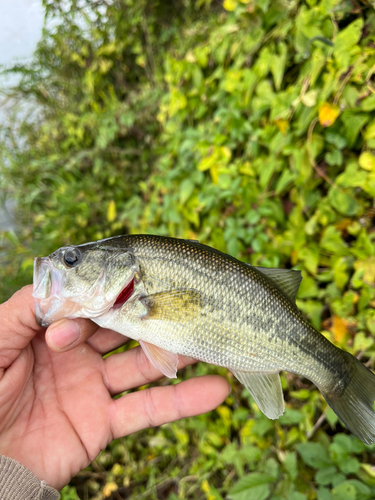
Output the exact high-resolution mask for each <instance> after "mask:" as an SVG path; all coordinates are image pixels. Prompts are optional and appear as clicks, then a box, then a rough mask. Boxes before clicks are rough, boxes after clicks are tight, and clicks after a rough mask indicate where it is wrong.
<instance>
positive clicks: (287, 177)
mask: <svg viewBox="0 0 375 500" xmlns="http://www.w3.org/2000/svg"><path fill="white" fill-rule="evenodd" d="M296 177H297V174H296V173H295V172H292V171H290V170H287V169H285V170H284V171H283V173H282V174H281V177H280V179H279V180H278V182H277V185H276V193H277V194H280V193H281V192H282V191H283V190H284V189H285V188H286V187H287V186H288V184H290V183H291V182H293V181H294V179H296Z"/></svg>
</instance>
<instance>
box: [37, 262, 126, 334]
mask: <svg viewBox="0 0 375 500" xmlns="http://www.w3.org/2000/svg"><path fill="white" fill-rule="evenodd" d="M134 274H135V273H133V274H131V275H130V277H129V278H128V279H126V280H125V281H124V283H123V284H122V286H121V288H120V289H119V290H118V293H117V294H116V295H115V296H114V297H113V298H112V299H111V300H107V301H106V300H104V299H103V297H104V293H103V290H104V287H105V278H106V277H105V270H104V269H103V272H102V273H101V275H100V276H99V278H98V279H97V281H96V282H95V283H94V284H93V286H92V287H91V289H90V290H89V294H88V295H86V296H79V297H74V300H73V299H72V298H71V297H69V294H66V293H65V294H64V286H65V283H66V272H64V270H63V269H61V268H57V267H56V266H55V265H54V264H53V262H52V261H51V259H50V258H49V257H38V258H36V259H34V278H33V294H32V296H33V297H34V302H35V316H36V320H37V322H38V323H39V324H40V325H41V326H44V327H48V326H49V325H50V324H52V323H54V322H55V321H58V320H59V319H62V318H70V319H74V318H91V319H94V318H96V317H99V316H101V315H103V314H105V313H107V312H108V311H110V310H111V309H112V308H113V307H114V306H115V304H116V302H117V301H118V298H119V296H120V295H121V294H122V293H123V291H124V290H126V289H127V288H129V285H131V283H132V282H133V280H134ZM95 298H100V301H98V302H96V303H95ZM93 301H94V303H93Z"/></svg>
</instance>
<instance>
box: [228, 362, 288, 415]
mask: <svg viewBox="0 0 375 500" xmlns="http://www.w3.org/2000/svg"><path fill="white" fill-rule="evenodd" d="M232 373H233V375H234V376H235V377H236V378H237V379H238V380H239V381H240V382H241V383H242V384H243V385H244V386H245V387H246V389H247V390H248V391H249V392H250V394H251V395H252V397H253V398H254V400H255V402H256V404H257V405H258V406H259V409H260V410H261V411H262V412H263V413H264V414H265V415H266V417H268V418H270V419H272V420H274V419H276V418H279V417H280V415H282V414H283V413H284V395H283V390H282V388H281V382H280V375H279V374H278V373H254V372H243V371H239V370H232Z"/></svg>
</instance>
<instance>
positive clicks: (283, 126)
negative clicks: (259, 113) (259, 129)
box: [275, 118, 289, 135]
mask: <svg viewBox="0 0 375 500" xmlns="http://www.w3.org/2000/svg"><path fill="white" fill-rule="evenodd" d="M275 125H276V127H277V128H278V129H279V130H280V132H281V133H282V134H283V135H285V133H286V131H287V130H288V125H289V122H288V120H284V119H283V118H280V119H279V120H275Z"/></svg>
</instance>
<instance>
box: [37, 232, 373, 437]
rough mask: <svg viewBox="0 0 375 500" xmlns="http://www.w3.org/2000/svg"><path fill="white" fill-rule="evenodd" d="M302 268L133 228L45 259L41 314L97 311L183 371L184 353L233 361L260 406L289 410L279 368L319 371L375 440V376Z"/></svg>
mask: <svg viewBox="0 0 375 500" xmlns="http://www.w3.org/2000/svg"><path fill="white" fill-rule="evenodd" d="M300 279H301V278H300V274H299V273H298V272H296V271H293V270H282V269H268V268H256V267H253V266H250V265H249V264H246V263H244V262H241V261H239V260H237V259H235V258H234V257H231V256H229V255H226V254H223V253H221V252H219V251H218V250H215V249H213V248H210V247H208V246H205V245H201V244H199V243H198V242H194V241H189V240H180V239H175V238H167V237H162V236H152V235H128V236H119V237H114V238H109V239H106V240H101V241H98V242H93V243H87V244H83V245H78V246H69V247H62V248H61V249H59V250H57V251H56V252H54V253H53V254H51V255H50V256H48V257H44V258H37V259H35V264H34V293H33V295H34V297H35V303H36V315H37V318H38V320H39V321H40V322H41V324H43V325H46V326H47V325H48V324H50V323H51V322H53V321H56V320H58V319H60V318H62V317H69V318H76V317H86V318H91V319H92V320H93V321H95V322H96V323H97V324H98V325H100V326H103V327H106V328H110V329H113V330H115V331H117V332H119V333H122V334H124V335H126V336H128V337H131V338H134V339H135V340H138V341H139V342H140V345H141V347H142V348H143V350H144V352H145V354H146V355H147V356H148V358H149V360H150V361H151V363H152V364H153V365H154V366H155V367H156V368H158V369H159V370H160V371H161V372H162V373H164V374H165V375H167V376H169V377H175V376H176V371H177V360H178V355H179V354H180V355H185V356H189V357H192V358H195V359H198V360H201V361H205V362H208V363H212V364H215V365H219V366H225V367H227V368H229V369H230V370H231V371H232V372H233V374H234V375H235V376H236V377H237V378H238V379H239V380H240V381H241V382H242V383H243V384H244V385H245V386H246V387H247V389H248V390H249V391H250V392H251V394H252V396H253V397H254V399H255V401H256V403H257V404H258V406H259V408H260V409H261V410H262V411H263V412H264V413H265V414H266V415H267V416H268V417H269V418H277V417H278V416H280V415H281V414H282V412H283V410H284V403H283V393H282V388H281V384H280V378H279V372H280V371H282V370H285V371H289V372H292V373H296V374H298V375H301V376H304V377H306V378H308V379H309V380H311V381H312V382H313V383H314V384H315V385H316V386H317V387H318V388H319V389H320V390H321V392H322V394H323V396H324V397H325V399H326V401H327V402H328V404H329V405H330V406H331V407H332V408H333V410H334V411H335V412H336V413H337V415H338V416H339V417H340V418H341V420H342V421H343V422H344V423H345V425H346V426H347V427H348V428H349V429H350V430H351V431H352V432H353V433H354V434H355V435H356V436H358V437H359V438H360V439H362V440H363V441H364V442H366V443H373V442H375V412H374V411H373V408H372V404H373V402H374V400H375V376H374V374H373V373H372V372H371V371H370V370H368V369H367V368H366V367H365V366H363V365H362V364H361V363H360V362H359V361H358V360H357V359H356V358H354V356H352V355H351V354H349V353H347V352H344V351H342V350H341V349H339V348H338V347H336V346H334V345H333V344H332V343H331V342H329V341H328V340H327V339H326V338H325V337H324V336H323V335H322V334H321V333H320V332H318V331H317V330H315V329H314V328H313V327H312V326H311V325H310V324H309V322H308V321H307V320H306V319H305V318H304V317H303V316H302V314H301V313H300V312H299V310H298V308H297V306H296V305H295V302H294V301H295V295H296V292H297V290H298V286H299V283H300Z"/></svg>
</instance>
